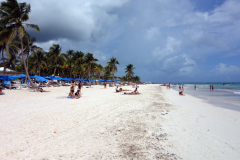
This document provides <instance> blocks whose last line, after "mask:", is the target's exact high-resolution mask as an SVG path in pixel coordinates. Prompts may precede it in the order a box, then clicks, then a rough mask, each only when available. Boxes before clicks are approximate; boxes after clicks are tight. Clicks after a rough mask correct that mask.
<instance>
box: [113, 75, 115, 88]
mask: <svg viewBox="0 0 240 160" xmlns="http://www.w3.org/2000/svg"><path fill="white" fill-rule="evenodd" d="M113 85H114V86H115V76H114V72H113Z"/></svg>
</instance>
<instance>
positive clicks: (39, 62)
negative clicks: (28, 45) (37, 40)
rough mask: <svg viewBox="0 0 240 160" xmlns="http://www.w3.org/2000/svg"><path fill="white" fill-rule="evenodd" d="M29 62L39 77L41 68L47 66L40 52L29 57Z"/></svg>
mask: <svg viewBox="0 0 240 160" xmlns="http://www.w3.org/2000/svg"><path fill="white" fill-rule="evenodd" d="M29 62H30V64H31V66H32V68H33V69H34V70H35V69H37V72H38V75H39V76H40V75H41V68H44V67H46V66H47V64H46V58H45V56H44V53H43V52H42V51H36V52H34V54H32V55H30V57H29Z"/></svg>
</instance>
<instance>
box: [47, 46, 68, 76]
mask: <svg viewBox="0 0 240 160" xmlns="http://www.w3.org/2000/svg"><path fill="white" fill-rule="evenodd" d="M61 50H62V48H61V47H60V46H59V44H53V45H52V46H51V47H50V48H49V62H52V63H53V67H54V72H53V76H55V74H56V71H57V69H60V68H61V67H62V66H61V65H63V63H64V62H66V56H65V55H64V54H62V53H61ZM58 72H59V71H58Z"/></svg>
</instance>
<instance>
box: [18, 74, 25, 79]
mask: <svg viewBox="0 0 240 160" xmlns="http://www.w3.org/2000/svg"><path fill="white" fill-rule="evenodd" d="M18 77H20V78H23V77H26V75H25V74H19V75H18Z"/></svg>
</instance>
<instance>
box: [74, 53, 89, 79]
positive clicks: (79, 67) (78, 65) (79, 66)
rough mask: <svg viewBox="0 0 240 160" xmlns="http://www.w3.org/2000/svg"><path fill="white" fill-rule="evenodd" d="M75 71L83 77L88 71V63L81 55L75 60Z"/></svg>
mask: <svg viewBox="0 0 240 160" xmlns="http://www.w3.org/2000/svg"><path fill="white" fill-rule="evenodd" d="M74 72H75V73H76V74H79V78H82V77H83V75H84V74H85V72H86V63H85V61H84V59H82V58H81V57H80V58H78V59H76V60H75V63H74Z"/></svg>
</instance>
